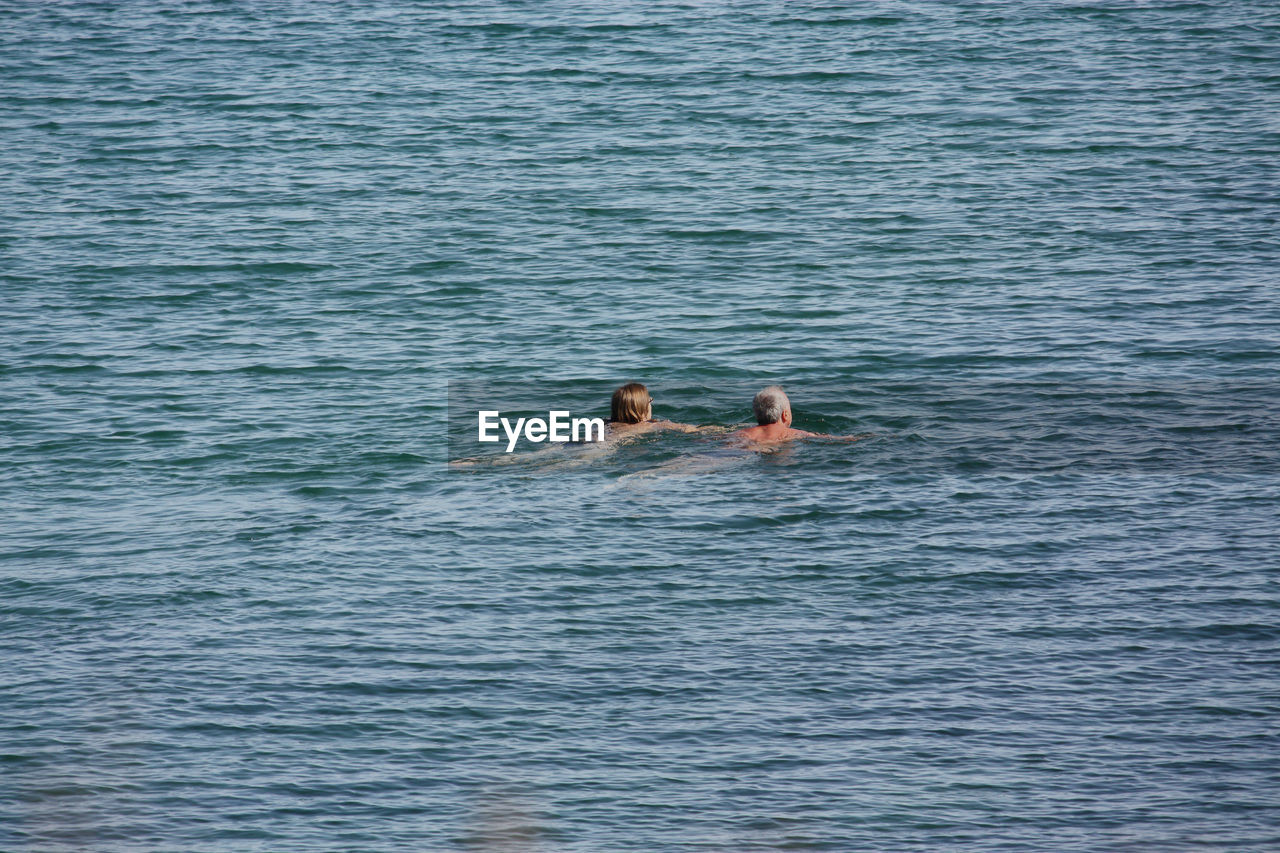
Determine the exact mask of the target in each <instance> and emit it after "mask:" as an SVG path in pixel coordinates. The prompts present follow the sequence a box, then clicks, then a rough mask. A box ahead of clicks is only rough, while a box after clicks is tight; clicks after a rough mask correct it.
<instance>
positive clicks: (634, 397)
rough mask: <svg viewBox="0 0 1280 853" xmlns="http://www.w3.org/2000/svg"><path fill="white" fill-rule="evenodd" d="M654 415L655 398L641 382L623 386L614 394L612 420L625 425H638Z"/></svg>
mask: <svg viewBox="0 0 1280 853" xmlns="http://www.w3.org/2000/svg"><path fill="white" fill-rule="evenodd" d="M652 414H653V398H652V397H650V396H649V389H648V388H646V387H644V386H643V385H641V384H640V383H639V382H631V383H629V384H627V385H623V386H622V387H621V388H619V389H618V390H617V391H614V392H613V403H612V406H611V415H610V419H611V420H613V421H615V422H617V423H623V424H638V423H641V422H643V421H647V420H649V416H650V415H652Z"/></svg>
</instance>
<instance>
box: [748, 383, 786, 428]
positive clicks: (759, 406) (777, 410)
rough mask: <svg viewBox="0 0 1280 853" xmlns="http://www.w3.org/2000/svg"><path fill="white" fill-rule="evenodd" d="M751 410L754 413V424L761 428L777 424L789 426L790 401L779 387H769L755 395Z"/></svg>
mask: <svg viewBox="0 0 1280 853" xmlns="http://www.w3.org/2000/svg"><path fill="white" fill-rule="evenodd" d="M751 408H752V410H753V411H754V412H755V413H756V423H758V424H760V425H761V426H765V425H766V424H778V423H780V424H782V425H783V426H790V424H791V401H790V400H788V399H787V395H786V394H785V393H783V391H782V386H780V385H770V386H769V387H768V388H765V389H764V390H763V391H761V392H760V393H759V394H756V396H755V399H753V400H752V401H751Z"/></svg>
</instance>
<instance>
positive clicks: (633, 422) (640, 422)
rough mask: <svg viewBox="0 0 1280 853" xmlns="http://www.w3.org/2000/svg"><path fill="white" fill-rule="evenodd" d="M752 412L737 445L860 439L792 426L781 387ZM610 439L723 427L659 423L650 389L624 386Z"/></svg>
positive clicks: (613, 410)
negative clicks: (750, 424)
mask: <svg viewBox="0 0 1280 853" xmlns="http://www.w3.org/2000/svg"><path fill="white" fill-rule="evenodd" d="M751 409H752V411H753V412H754V413H755V416H756V426H753V427H747V428H745V429H740V430H738V431H737V432H734V433H731V434H730V435H729V439H730V440H731V441H734V442H735V443H738V444H744V445H755V444H780V443H782V442H785V441H794V440H795V439H798V438H834V439H839V440H842V441H856V440H857V439H859V438H863V437H864V436H861V435H823V434H821V433H816V432H806V431H805V430H802V429H795V428H794V427H792V426H791V401H790V400H789V399H787V395H786V393H785V392H784V391H783V390H782V388H781V386H778V385H770V386H769V387H768V388H765V389H763V390H761V391H760V392H759V393H758V394H756V396H755V397H754V398H753V399H752V400H751ZM606 426H607V427H608V429H609V432H610V437H617V438H622V437H624V436H632V435H642V434H644V433H648V432H656V431H658V430H667V429H670V430H679V431H680V432H720V431H723V430H724V428H723V427H716V426H708V427H696V426H692V425H690V424H678V423H674V422H672V421H666V420H656V419H655V418H654V417H653V398H652V397H651V396H650V395H649V389H647V388H645V387H644V386H643V385H641V384H640V383H639V382H631V383H628V384H626V385H623V386H622V387H621V388H619V389H618V390H617V391H614V392H613V400H612V403H611V406H610V416H609V422H608V424H606Z"/></svg>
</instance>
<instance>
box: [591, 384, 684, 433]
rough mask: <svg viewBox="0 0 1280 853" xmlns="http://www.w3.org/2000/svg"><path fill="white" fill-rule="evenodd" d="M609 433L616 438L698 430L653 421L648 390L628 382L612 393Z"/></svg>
mask: <svg viewBox="0 0 1280 853" xmlns="http://www.w3.org/2000/svg"><path fill="white" fill-rule="evenodd" d="M608 427H609V432H610V433H611V434H612V435H613V436H616V437H621V436H624V435H641V434H643V433H646V432H656V431H658V430H663V429H675V430H679V431H680V432H694V431H696V430H697V429H698V428H697V427H695V426H690V425H689V424H677V423H673V422H671V421H660V420H654V418H653V398H652V397H651V396H649V389H648V388H646V387H644V386H643V385H641V384H640V383H639V382H629V383H627V384H626V385H623V386H622V387H621V388H619V389H618V390H617V391H614V392H613V399H612V401H611V402H610V406H609V423H608Z"/></svg>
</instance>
